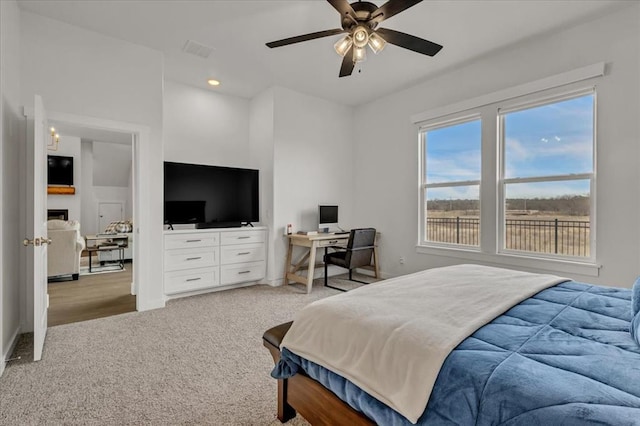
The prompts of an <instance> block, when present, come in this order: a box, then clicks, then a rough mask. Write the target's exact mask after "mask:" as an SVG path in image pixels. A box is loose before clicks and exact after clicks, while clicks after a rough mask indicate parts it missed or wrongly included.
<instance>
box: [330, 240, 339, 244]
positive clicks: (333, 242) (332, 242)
mask: <svg viewBox="0 0 640 426" xmlns="http://www.w3.org/2000/svg"><path fill="white" fill-rule="evenodd" d="M337 243H338V240H331V241H329V244H337Z"/></svg>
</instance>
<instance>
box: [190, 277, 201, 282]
mask: <svg viewBox="0 0 640 426" xmlns="http://www.w3.org/2000/svg"><path fill="white" fill-rule="evenodd" d="M201 279H202V278H200V277H198V278H187V281H200V280H201Z"/></svg>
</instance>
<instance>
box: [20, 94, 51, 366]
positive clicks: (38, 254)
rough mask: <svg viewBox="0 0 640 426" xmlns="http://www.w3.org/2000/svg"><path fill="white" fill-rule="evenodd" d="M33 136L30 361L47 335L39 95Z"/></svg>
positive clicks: (44, 128)
mask: <svg viewBox="0 0 640 426" xmlns="http://www.w3.org/2000/svg"><path fill="white" fill-rule="evenodd" d="M33 125H34V129H33V139H31V140H28V141H27V164H26V172H27V216H28V217H27V238H26V239H25V240H24V245H25V246H28V247H27V250H28V251H29V253H28V254H27V259H28V261H27V285H28V286H32V288H33V346H34V347H33V360H34V361H39V360H40V359H41V358H42V349H43V348H44V340H45V337H46V335H47V309H48V307H49V295H48V294H47V245H48V243H49V242H50V240H49V239H48V238H47V214H46V209H47V192H46V191H47V190H46V188H47V137H48V136H49V127H48V124H47V117H46V112H45V110H44V106H43V103H42V98H41V97H40V96H38V95H36V96H35V103H34V115H33Z"/></svg>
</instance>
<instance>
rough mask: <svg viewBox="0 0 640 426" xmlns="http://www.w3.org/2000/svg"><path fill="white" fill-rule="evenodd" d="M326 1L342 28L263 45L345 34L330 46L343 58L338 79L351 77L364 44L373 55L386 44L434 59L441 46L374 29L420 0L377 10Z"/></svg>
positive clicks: (399, 0)
mask: <svg viewBox="0 0 640 426" xmlns="http://www.w3.org/2000/svg"><path fill="white" fill-rule="evenodd" d="M327 1H328V2H329V3H330V4H331V6H333V7H334V8H335V9H336V10H337V11H338V12H340V16H341V25H342V28H336V29H333V30H325V31H318V32H315V33H309V34H304V35H299V36H296V37H289V38H285V39H282V40H277V41H272V42H270V43H267V46H268V47H271V48H274V47H281V46H287V45H289V44H294V43H300V42H303V41H308V40H313V39H316V38H321V37H328V36H332V35H336V34H342V33H348V34H347V35H346V36H345V37H343V38H342V39H340V40H339V41H338V42H337V43H336V44H335V45H334V48H335V50H336V52H337V53H338V54H339V55H340V56H342V57H343V60H342V66H341V67H340V77H346V76H349V75H351V73H352V72H353V68H354V67H355V64H356V63H357V62H361V61H364V60H365V59H366V54H367V51H366V48H367V45H368V46H369V47H370V48H371V50H373V52H374V53H378V52H380V51H381V50H382V49H383V48H384V47H385V45H386V44H387V43H391V44H395V45H396V46H400V47H403V48H405V49H409V50H413V51H414V52H418V53H422V54H423V55H429V56H434V55H435V54H436V53H438V52H439V51H440V49H442V46H441V45H439V44H437V43H434V42H431V41H429V40H424V39H421V38H419V37H416V36H412V35H410V34H405V33H401V32H400V31H395V30H390V29H388V28H377V27H378V24H379V23H380V22H382V21H384V20H385V19H389V18H391V17H392V16H393V15H396V14H398V13H400V12H402V11H404V10H406V9H408V8H410V7H411V6H414V5H416V4H418V3H420V2H421V1H422V0H389V1H388V2H386V3H385V4H383V5H382V6H380V7H378V6H376V5H375V4H373V3H371V2H368V1H356V2H353V3H349V2H348V1H347V0H327Z"/></svg>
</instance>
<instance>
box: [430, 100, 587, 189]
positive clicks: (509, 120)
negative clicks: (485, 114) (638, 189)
mask: <svg viewBox="0 0 640 426" xmlns="http://www.w3.org/2000/svg"><path fill="white" fill-rule="evenodd" d="M593 103H594V96H593V95H592V94H589V95H587V96H581V97H578V98H573V99H568V100H564V101H561V102H556V103H553V104H550V105H542V106H539V107H535V108H530V109H526V110H522V111H515V112H511V113H507V114H505V115H504V126H505V141H506V142H505V151H504V158H505V178H524V177H540V176H553V175H567V174H578V173H590V172H592V171H593ZM426 140H427V164H426V173H427V183H442V182H455V181H473V180H480V168H481V158H480V145H481V123H480V120H479V119H478V120H474V121H470V122H466V123H461V124H458V125H454V126H449V127H444V128H440V129H434V130H429V131H428V132H427V135H426ZM589 185H590V182H589V180H588V179H584V180H576V181H558V182H553V183H548V182H545V183H529V184H526V183H519V184H509V185H508V186H507V198H536V197H539V198H548V197H556V196H562V195H588V194H589ZM478 194H479V188H478V186H477V185H472V186H463V187H448V188H433V189H429V190H428V191H427V198H428V199H447V198H451V199H461V198H465V199H468V198H478Z"/></svg>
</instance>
